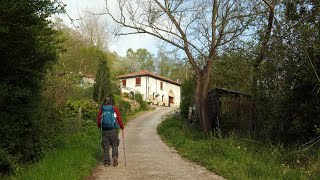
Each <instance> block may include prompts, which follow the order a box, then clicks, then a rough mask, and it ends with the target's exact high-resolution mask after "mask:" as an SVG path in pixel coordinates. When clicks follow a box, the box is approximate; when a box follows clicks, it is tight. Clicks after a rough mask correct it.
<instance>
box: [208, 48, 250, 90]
mask: <svg viewBox="0 0 320 180" xmlns="http://www.w3.org/2000/svg"><path fill="white" fill-rule="evenodd" d="M250 66H251V62H250V56H249V55H248V53H246V49H242V50H239V51H233V52H226V53H224V54H223V55H222V56H221V57H220V58H219V59H218V60H217V61H216V62H215V63H214V67H213V71H212V82H211V87H220V88H225V89H228V90H236V91H240V92H248V91H249V90H250V85H251V81H250V79H249V78H248V75H249V74H250V73H251V72H250V71H251V70H250Z"/></svg>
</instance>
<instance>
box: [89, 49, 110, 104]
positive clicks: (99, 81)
mask: <svg viewBox="0 0 320 180" xmlns="http://www.w3.org/2000/svg"><path fill="white" fill-rule="evenodd" d="M110 74H111V73H110V65H109V62H108V60H107V58H106V56H105V55H103V54H101V56H100V64H99V68H98V70H97V74H96V78H95V80H96V83H95V85H94V87H93V88H94V89H93V99H94V100H95V101H96V102H98V104H102V103H103V99H104V98H105V97H107V96H111V94H112V92H113V91H114V89H115V87H113V86H112V84H111V76H110Z"/></svg>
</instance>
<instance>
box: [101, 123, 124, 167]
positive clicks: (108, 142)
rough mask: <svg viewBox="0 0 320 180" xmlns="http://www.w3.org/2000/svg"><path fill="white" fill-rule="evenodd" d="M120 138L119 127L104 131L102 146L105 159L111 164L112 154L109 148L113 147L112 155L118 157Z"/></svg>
mask: <svg viewBox="0 0 320 180" xmlns="http://www.w3.org/2000/svg"><path fill="white" fill-rule="evenodd" d="M119 142H120V140H119V138H118V131H117V129H111V130H103V131H102V142H101V146H102V148H103V161H104V162H106V163H109V164H110V154H109V149H110V146H111V147H112V157H114V156H117V157H118V146H119Z"/></svg>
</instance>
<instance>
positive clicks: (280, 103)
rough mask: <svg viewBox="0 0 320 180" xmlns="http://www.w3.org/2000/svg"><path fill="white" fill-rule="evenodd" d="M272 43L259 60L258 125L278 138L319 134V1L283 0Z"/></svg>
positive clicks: (290, 139)
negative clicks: (263, 59) (263, 56)
mask: <svg viewBox="0 0 320 180" xmlns="http://www.w3.org/2000/svg"><path fill="white" fill-rule="evenodd" d="M280 7H282V11H280V14H278V15H277V17H278V19H277V20H278V21H279V24H282V25H283V26H277V27H276V29H275V30H274V34H273V37H272V38H271V39H270V43H271V44H272V46H270V47H269V48H268V51H269V52H270V53H269V54H268V55H267V56H266V60H267V61H265V62H262V63H261V66H260V70H261V71H260V72H261V79H260V82H259V85H258V89H257V90H258V102H257V103H258V115H259V116H258V120H259V121H258V127H257V128H258V129H260V130H261V131H262V132H264V136H266V135H267V136H269V137H270V138H272V139H273V140H276V141H279V140H280V141H284V142H286V143H293V142H300V143H305V142H306V141H308V140H310V139H312V138H314V137H317V136H319V131H317V127H318V126H319V125H318V124H319V121H318V120H319V118H320V109H319V107H320V104H319V103H320V99H319V94H318V93H319V82H320V81H319V76H318V75H319V72H320V66H319V56H320V54H319V47H320V31H319V29H320V26H319V23H317V22H319V20H320V15H319V13H318V12H319V7H320V4H319V2H318V1H283V2H281V4H280Z"/></svg>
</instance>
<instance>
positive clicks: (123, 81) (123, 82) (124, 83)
mask: <svg viewBox="0 0 320 180" xmlns="http://www.w3.org/2000/svg"><path fill="white" fill-rule="evenodd" d="M126 85H127V80H125V79H122V86H123V87H126Z"/></svg>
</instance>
